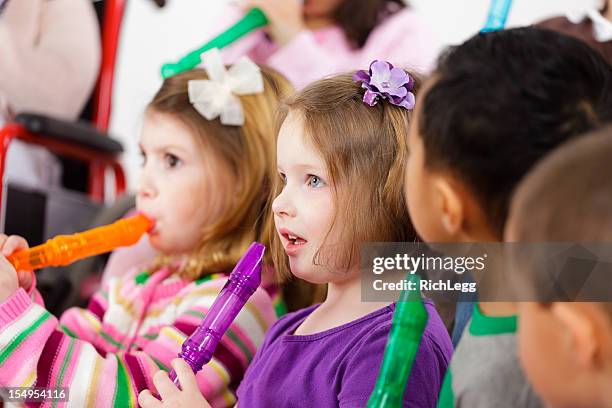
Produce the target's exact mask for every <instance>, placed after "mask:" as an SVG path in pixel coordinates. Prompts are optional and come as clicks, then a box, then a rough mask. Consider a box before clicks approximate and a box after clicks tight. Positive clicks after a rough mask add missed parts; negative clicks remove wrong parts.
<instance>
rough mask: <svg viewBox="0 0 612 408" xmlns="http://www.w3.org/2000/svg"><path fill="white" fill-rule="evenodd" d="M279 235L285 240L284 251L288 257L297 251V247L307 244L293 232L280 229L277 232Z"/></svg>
mask: <svg viewBox="0 0 612 408" xmlns="http://www.w3.org/2000/svg"><path fill="white" fill-rule="evenodd" d="M279 233H280V235H281V236H282V237H283V238H285V239H286V240H287V245H286V247H285V251H286V252H287V254H288V255H291V254H292V253H295V251H296V250H297V249H299V247H301V246H302V245H304V244H306V243H307V242H308V241H307V240H306V239H304V238H302V237H300V236H299V235H297V234H294V233H293V232H291V231H289V230H287V229H285V228H281V229H280V230H279Z"/></svg>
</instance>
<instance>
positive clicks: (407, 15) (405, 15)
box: [214, 8, 436, 88]
mask: <svg viewBox="0 0 612 408" xmlns="http://www.w3.org/2000/svg"><path fill="white" fill-rule="evenodd" d="M241 16H242V13H241V12H239V11H237V10H235V9H233V10H232V11H231V12H230V15H229V16H228V17H227V18H224V19H223V21H224V23H225V26H224V28H227V27H229V26H230V25H231V24H232V23H233V22H235V21H237V20H238V19H239V18H240V17H241ZM219 30H222V28H220V29H219ZM216 34H218V32H217V31H215V32H214V35H216ZM224 53H225V58H226V61H227V62H232V61H233V60H236V59H237V58H238V57H240V56H242V55H245V54H246V55H248V56H249V57H251V59H253V61H255V62H256V63H259V64H265V65H268V66H270V67H272V68H275V69H276V70H278V71H279V72H281V73H282V74H284V75H285V76H286V77H287V78H289V80H290V81H291V82H292V83H293V84H294V85H295V86H296V87H297V88H302V87H304V86H305V85H307V84H308V83H310V82H312V81H315V80H317V79H320V78H323V77H325V76H328V75H332V74H336V73H340V72H345V71H351V70H356V69H366V68H368V66H369V64H370V63H371V62H372V61H373V60H375V59H383V60H387V61H389V62H391V63H392V64H394V65H396V66H399V67H403V68H408V69H411V70H414V71H417V72H420V73H427V72H429V71H430V70H431V69H432V68H433V65H434V62H435V57H436V47H435V41H434V36H433V34H432V32H431V31H430V30H429V28H428V27H427V25H426V24H425V23H424V22H423V21H422V20H421V18H420V17H419V15H418V14H417V13H416V12H415V11H414V10H412V9H411V8H405V9H402V10H400V11H398V12H397V13H395V14H393V15H392V16H391V17H389V18H388V19H387V20H385V21H384V22H383V23H382V24H380V25H379V26H378V27H376V28H375V29H374V30H373V31H372V33H371V34H370V36H369V38H368V40H367V42H366V44H365V45H364V46H363V47H362V48H360V49H353V48H351V46H350V44H349V42H348V41H347V39H346V37H345V35H344V33H343V32H342V29H341V28H340V27H327V28H323V29H319V30H314V31H310V30H305V31H303V32H302V33H300V34H299V35H298V36H297V37H296V38H294V39H293V41H291V42H290V43H289V44H287V45H285V46H284V47H282V48H279V47H278V46H277V45H276V44H275V43H273V42H271V41H270V40H268V39H267V38H266V35H265V33H264V31H263V30H258V31H257V32H254V33H252V34H250V35H248V36H247V37H245V38H243V39H241V40H239V41H237V42H236V43H235V44H232V45H231V46H230V47H229V48H228V49H226V50H224Z"/></svg>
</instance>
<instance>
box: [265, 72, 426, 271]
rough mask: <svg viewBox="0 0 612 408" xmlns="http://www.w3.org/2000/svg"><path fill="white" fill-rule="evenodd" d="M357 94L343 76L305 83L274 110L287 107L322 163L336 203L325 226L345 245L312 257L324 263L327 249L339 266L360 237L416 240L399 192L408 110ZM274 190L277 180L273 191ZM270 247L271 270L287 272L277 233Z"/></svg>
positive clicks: (355, 87)
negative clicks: (371, 103)
mask: <svg viewBox="0 0 612 408" xmlns="http://www.w3.org/2000/svg"><path fill="white" fill-rule="evenodd" d="M413 77H414V76H413ZM419 82H420V81H416V88H415V89H416V90H418V84H419ZM362 98H363V89H362V88H361V85H360V84H358V83H355V82H354V81H353V79H352V75H350V74H343V75H337V76H333V77H330V78H326V79H322V80H319V81H317V82H314V83H312V84H311V85H309V86H308V87H306V88H305V89H304V90H303V91H301V92H300V93H299V94H297V95H295V96H294V97H292V98H291V99H289V100H288V101H287V102H286V104H285V106H283V109H282V110H281V119H284V118H286V116H287V115H288V114H289V112H292V113H297V114H299V115H301V117H302V119H303V124H304V127H305V129H304V130H305V134H306V137H307V138H308V139H309V140H308V142H309V143H312V145H313V146H314V148H315V149H316V150H317V151H318V152H319V153H320V154H321V156H322V158H323V160H324V161H325V164H326V166H327V170H328V174H329V176H330V178H331V185H332V186H333V187H332V189H333V194H334V200H335V203H336V209H337V211H336V214H335V216H334V221H333V223H332V225H335V226H339V227H340V228H341V230H340V234H341V236H342V237H346V239H341V240H340V242H345V243H346V246H345V247H344V248H333V251H331V250H330V251H322V249H323V248H319V251H318V254H317V256H316V259H314V260H313V262H315V263H317V264H318V263H320V262H329V261H330V259H331V258H330V256H328V255H330V254H331V252H333V253H334V261H332V262H333V267H334V268H340V269H343V268H344V269H345V268H348V267H350V266H351V265H353V261H354V260H355V256H356V254H357V252H358V250H359V245H360V244H361V243H365V242H374V241H379V242H383V241H387V242H393V241H414V240H416V233H415V231H414V229H413V227H412V223H411V222H410V217H409V215H408V211H407V209H406V204H405V203H404V195H403V177H404V168H405V159H406V157H405V154H406V140H407V132H408V122H409V119H410V116H411V115H412V113H411V112H410V111H407V110H406V109H404V108H399V107H397V106H393V105H391V104H389V103H388V102H379V103H378V104H376V105H375V106H373V107H370V106H367V105H366V104H364V102H363V101H362ZM281 189H282V185H281V183H280V182H278V181H277V183H276V184H275V186H274V188H273V197H276V196H277V195H278V194H279V193H280V191H281ZM270 201H271V200H270ZM339 209H342V210H341V211H340V210H339ZM271 245H272V254H273V257H274V264H275V267H276V270H277V273H279V274H280V276H281V277H282V278H286V277H287V276H289V275H290V271H289V266H288V261H287V257H286V255H285V252H284V251H283V247H282V244H281V243H280V240H279V238H278V237H277V236H276V234H275V236H274V237H272V239H271ZM323 246H325V244H324V245H323ZM328 252H329V254H328ZM328 264H329V263H328Z"/></svg>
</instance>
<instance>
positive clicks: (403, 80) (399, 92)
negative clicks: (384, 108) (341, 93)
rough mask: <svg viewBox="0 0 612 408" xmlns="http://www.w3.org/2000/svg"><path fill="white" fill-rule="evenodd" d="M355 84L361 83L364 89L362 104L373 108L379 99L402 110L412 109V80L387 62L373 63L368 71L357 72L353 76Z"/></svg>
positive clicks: (413, 98)
mask: <svg viewBox="0 0 612 408" xmlns="http://www.w3.org/2000/svg"><path fill="white" fill-rule="evenodd" d="M353 80H354V81H355V82H361V87H362V88H364V89H365V90H366V91H365V94H364V95H363V102H364V103H366V104H368V105H369V106H374V105H376V103H377V102H378V99H379V98H382V99H386V100H388V101H389V102H390V103H391V104H393V105H396V106H401V107H402V108H405V109H408V110H412V109H414V103H415V97H414V93H412V92H411V91H412V89H413V88H414V79H412V77H411V76H410V75H408V74H407V73H406V71H404V70H403V69H401V68H394V67H393V65H391V63H389V62H387V61H378V60H376V61H374V62H372V63H371V64H370V70H369V71H365V70H361V71H357V72H355V75H353Z"/></svg>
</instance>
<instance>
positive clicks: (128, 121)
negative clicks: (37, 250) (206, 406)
mask: <svg viewBox="0 0 612 408" xmlns="http://www.w3.org/2000/svg"><path fill="white" fill-rule="evenodd" d="M287 1H290V0H287ZM410 2H411V4H412V6H413V7H414V8H415V9H416V10H418V11H419V12H420V13H421V14H422V15H423V18H424V19H426V21H428V22H429V23H430V24H431V27H432V28H433V31H434V32H435V33H436V36H437V38H436V40H437V42H438V43H439V44H440V47H443V46H444V45H448V44H456V43H459V42H461V41H463V40H465V39H466V38H468V37H469V36H471V35H472V34H474V33H475V32H477V31H478V30H479V29H480V28H481V27H482V25H483V24H484V22H485V20H486V16H487V11H488V9H489V6H490V2H491V0H410ZM226 3H227V0H168V4H167V6H166V7H165V8H163V9H158V8H157V7H156V6H155V5H154V4H153V2H152V1H150V0H129V1H128V6H127V10H126V14H125V18H124V23H123V28H122V32H121V37H120V48H119V52H118V60H117V68H116V76H115V88H114V92H113V108H112V117H111V126H110V133H111V134H112V135H113V136H114V137H115V138H117V139H119V140H120V141H121V142H123V144H124V147H125V149H126V153H125V154H124V158H123V162H124V167H125V170H126V172H127V176H128V188H131V189H132V188H133V187H134V186H135V181H136V177H137V174H138V166H139V161H140V159H139V155H138V149H137V140H138V132H139V130H140V124H141V121H142V115H143V110H144V107H145V106H146V104H147V103H148V102H149V100H150V99H151V97H152V96H153V94H154V93H155V91H156V90H157V88H158V87H159V86H160V84H161V76H160V74H159V69H160V67H161V65H162V64H163V63H164V62H168V61H173V60H175V59H177V58H180V57H182V56H183V55H184V54H186V53H187V52H188V51H191V50H193V49H195V48H197V47H199V46H200V45H202V44H203V43H204V40H205V39H207V38H209V37H211V36H212V35H213V34H216V33H211V32H210V30H208V31H207V27H208V26H210V24H211V22H213V21H217V20H218V19H219V18H222V16H223V8H224V7H225V5H226ZM593 3H595V4H597V3H598V0H514V2H513V5H512V9H511V11H510V16H509V19H508V26H519V25H528V24H531V23H533V22H536V21H539V20H541V19H543V18H546V17H549V16H553V15H558V14H564V13H565V12H566V11H568V10H571V9H575V8H581V7H585V6H588V5H589V4H593Z"/></svg>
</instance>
